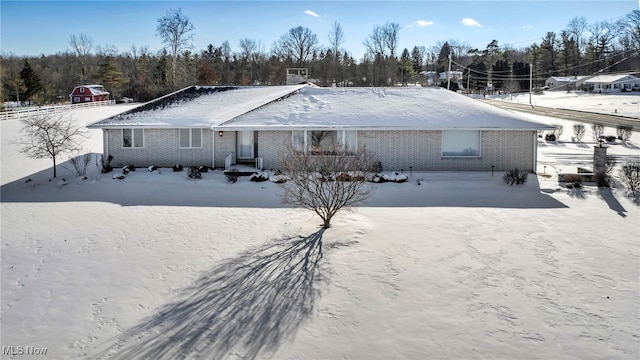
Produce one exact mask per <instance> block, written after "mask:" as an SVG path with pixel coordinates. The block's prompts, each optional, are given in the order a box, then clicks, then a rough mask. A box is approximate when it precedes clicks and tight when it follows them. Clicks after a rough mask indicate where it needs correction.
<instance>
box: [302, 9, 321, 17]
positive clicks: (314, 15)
mask: <svg viewBox="0 0 640 360" xmlns="http://www.w3.org/2000/svg"><path fill="white" fill-rule="evenodd" d="M304 13H305V14H307V15H310V16H313V17H318V16H320V15H318V14H316V13H315V12H313V11H311V10H305V11H304Z"/></svg>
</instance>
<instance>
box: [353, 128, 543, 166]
mask: <svg viewBox="0 0 640 360" xmlns="http://www.w3.org/2000/svg"><path fill="white" fill-rule="evenodd" d="M536 136H537V134H536V132H535V131H483V132H482V138H481V149H480V153H481V156H480V157H477V158H455V157H452V158H447V157H442V132H441V131H435V130H433V131H428V130H408V131H358V146H364V147H365V148H366V149H368V150H369V151H372V152H373V153H374V154H376V157H377V158H378V159H379V161H380V162H382V167H383V169H385V170H389V171H396V170H402V169H404V170H405V171H406V170H409V166H412V167H413V170H417V171H425V170H428V171H491V165H494V166H495V170H497V171H500V170H507V169H510V168H514V167H518V168H520V169H523V170H533V169H532V164H533V159H534V150H533V147H532V146H533V142H534V139H535V138H536Z"/></svg>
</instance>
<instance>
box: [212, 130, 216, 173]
mask: <svg viewBox="0 0 640 360" xmlns="http://www.w3.org/2000/svg"><path fill="white" fill-rule="evenodd" d="M215 167H216V131H214V130H211V169H215Z"/></svg>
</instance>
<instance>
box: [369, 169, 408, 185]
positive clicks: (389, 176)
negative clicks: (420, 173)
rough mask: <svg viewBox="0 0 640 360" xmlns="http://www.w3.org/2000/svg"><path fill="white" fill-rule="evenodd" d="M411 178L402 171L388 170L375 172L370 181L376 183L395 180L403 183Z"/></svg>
mask: <svg viewBox="0 0 640 360" xmlns="http://www.w3.org/2000/svg"><path fill="white" fill-rule="evenodd" d="M407 180H409V176H407V175H405V174H403V173H400V172H397V171H395V172H386V173H379V174H374V175H373V176H372V177H371V178H370V179H369V181H371V182H374V183H384V182H395V183H403V182H406V181H407Z"/></svg>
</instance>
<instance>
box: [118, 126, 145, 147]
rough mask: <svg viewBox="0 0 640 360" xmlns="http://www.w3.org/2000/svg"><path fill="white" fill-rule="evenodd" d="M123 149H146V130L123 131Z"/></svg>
mask: <svg viewBox="0 0 640 360" xmlns="http://www.w3.org/2000/svg"><path fill="white" fill-rule="evenodd" d="M122 147H123V148H142V147H144V130H143V129H122Z"/></svg>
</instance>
